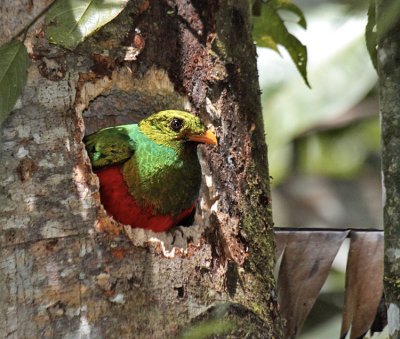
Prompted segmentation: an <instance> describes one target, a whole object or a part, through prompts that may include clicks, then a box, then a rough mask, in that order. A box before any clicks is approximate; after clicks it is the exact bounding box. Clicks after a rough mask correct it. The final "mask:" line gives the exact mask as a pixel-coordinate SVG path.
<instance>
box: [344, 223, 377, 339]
mask: <svg viewBox="0 0 400 339" xmlns="http://www.w3.org/2000/svg"><path fill="white" fill-rule="evenodd" d="M382 292H383V232H382V231H376V232H359V231H357V232H354V231H353V232H351V242H350V250H349V257H348V260H347V268H346V291H345V293H346V296H345V306H344V312H343V321H342V328H341V331H340V337H341V338H344V337H345V336H346V334H347V332H348V331H349V329H350V326H351V335H350V338H351V339H353V338H359V337H362V336H363V335H364V334H365V333H366V332H367V331H368V330H369V329H370V327H371V325H372V323H373V321H374V318H375V314H376V311H377V309H378V306H379V303H380V301H381V298H382Z"/></svg>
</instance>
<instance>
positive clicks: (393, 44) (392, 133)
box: [377, 0, 400, 338]
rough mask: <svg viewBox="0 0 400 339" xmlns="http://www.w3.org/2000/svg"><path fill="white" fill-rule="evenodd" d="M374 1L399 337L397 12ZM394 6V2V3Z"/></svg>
mask: <svg viewBox="0 0 400 339" xmlns="http://www.w3.org/2000/svg"><path fill="white" fill-rule="evenodd" d="M394 3H395V2H393V1H389V0H379V1H377V29H378V38H379V41H378V43H379V44H378V60H377V61H378V73H379V90H380V113H381V120H382V147H383V149H382V170H383V186H384V187H383V192H384V214H383V219H384V229H385V274H384V285H385V299H386V303H387V309H388V314H387V315H388V328H389V335H390V337H391V338H399V337H400V241H399V239H400V128H399V126H400V96H399V93H400V16H399V12H398V11H396V12H394V11H393V10H388V9H389V8H392V9H393V4H394ZM397 8H398V6H397Z"/></svg>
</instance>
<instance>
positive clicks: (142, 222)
mask: <svg viewBox="0 0 400 339" xmlns="http://www.w3.org/2000/svg"><path fill="white" fill-rule="evenodd" d="M83 142H84V143H85V146H86V150H87V153H88V156H89V158H90V161H91V164H92V168H93V171H94V173H95V174H97V176H98V178H99V187H100V188H99V191H100V201H101V203H102V205H103V206H104V208H105V210H106V211H107V213H108V214H109V215H111V216H112V217H113V218H114V219H115V220H116V221H118V222H120V223H122V224H126V225H130V226H132V227H134V228H143V229H147V230H152V231H155V232H165V231H167V230H169V229H170V228H171V227H173V226H175V225H178V224H179V223H180V222H182V220H184V219H185V218H187V217H189V216H190V215H191V214H192V212H193V211H194V209H195V205H196V202H197V200H198V195H199V190H200V185H201V167H200V163H199V160H198V157H197V145H198V144H199V143H203V144H210V145H217V143H218V142H217V138H216V136H215V134H214V133H213V132H212V131H211V130H209V129H207V128H206V127H205V125H204V124H203V123H202V122H201V120H200V118H199V117H197V116H195V115H193V114H191V113H189V112H185V111H179V110H165V111H161V112H158V113H155V114H153V115H150V116H149V117H148V118H146V119H143V120H141V121H140V122H139V123H138V124H128V125H120V126H114V127H108V128H104V129H101V130H99V131H97V132H95V133H93V134H90V135H87V136H85V137H84V139H83Z"/></svg>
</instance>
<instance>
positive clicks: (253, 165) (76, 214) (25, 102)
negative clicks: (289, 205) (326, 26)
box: [0, 0, 281, 338]
mask: <svg viewBox="0 0 400 339" xmlns="http://www.w3.org/2000/svg"><path fill="white" fill-rule="evenodd" d="M47 3H48V1H44V0H43V1H35V2H34V3H31V2H29V1H22V0H21V1H17V2H13V4H12V7H11V6H10V7H8V6H6V5H4V6H1V8H0V15H1V17H2V18H5V20H4V21H2V22H1V24H0V30H1V31H2V33H3V34H2V37H1V39H2V40H1V41H0V43H4V42H6V41H7V39H9V38H10V37H11V36H12V32H14V31H17V30H18V29H20V28H21V26H23V25H25V24H26V23H27V22H26V20H28V19H29V18H30V17H33V16H34V15H35V13H38V12H40V10H41V9H42V8H44V7H45V5H46V4H47ZM18 13H20V15H19V16H18V15H17V14H18ZM21 13H22V14H21ZM16 18H18V19H16ZM42 28H43V23H42V22H40V21H39V22H38V23H37V24H36V25H35V26H34V27H33V28H32V29H31V30H30V33H29V34H28V38H27V40H26V44H27V46H29V48H30V51H29V52H30V58H31V65H30V67H29V74H28V83H27V86H26V88H25V90H24V93H23V95H22V97H21V100H20V101H19V102H18V103H17V106H16V107H15V109H14V110H13V112H12V113H11V115H10V117H9V118H8V119H7V120H6V121H5V123H4V124H3V126H2V143H1V164H0V168H1V169H0V176H1V180H0V185H1V186H0V187H1V195H0V203H1V215H0V229H1V231H0V253H1V255H0V333H1V335H2V336H6V337H10V338H25V337H26V338H28V337H29V338H31V337H41V338H47V337H67V338H74V337H87V338H102V337H104V338H172V337H177V336H179V335H181V334H182V333H186V335H188V336H190V335H191V334H193V333H198V332H193V331H197V330H203V331H205V329H206V328H207V325H210V324H212V325H213V327H212V328H213V330H212V331H214V332H213V333H215V335H217V333H219V335H228V333H230V335H231V336H232V337H240V338H241V337H245V336H246V335H247V336H248V337H262V338H280V337H281V324H280V319H279V315H278V312H277V301H276V293H275V285H274V279H273V274H272V272H273V267H274V240H273V231H272V219H271V202H270V191H269V176H268V169H267V150H266V145H265V141H264V131H263V123H262V117H261V106H260V91H259V87H258V79H257V69H256V50H255V46H254V44H253V41H252V38H251V23H250V8H249V3H247V2H246V1H227V0H221V1H197V0H192V1H183V0H182V1H181V0H176V1H155V0H154V1H150V2H147V1H143V0H138V1H130V2H129V4H128V7H127V8H126V9H125V10H124V11H123V12H122V13H121V14H120V15H119V16H118V17H117V18H116V19H115V20H114V21H113V22H111V23H110V24H108V25H106V26H105V27H104V28H102V29H101V30H100V31H99V32H98V33H96V34H95V35H93V36H92V37H90V38H88V39H87V40H86V41H85V42H84V43H83V44H81V45H80V46H79V47H78V48H77V49H76V50H75V51H73V52H71V51H66V50H63V49H61V48H60V47H57V46H52V45H49V43H48V41H47V40H46V38H45V34H43V31H42ZM171 108H173V109H189V110H191V111H192V112H194V113H196V114H198V115H200V116H201V118H202V119H203V121H205V122H208V123H210V124H212V125H213V126H214V127H215V130H216V133H217V135H218V137H219V147H218V148H207V147H202V148H201V149H200V150H199V156H200V158H201V163H202V170H203V185H202V192H201V198H200V200H199V203H198V208H197V215H196V218H195V225H192V226H190V227H177V228H176V229H175V230H173V231H171V232H166V233H153V232H149V231H144V230H142V229H131V228H130V227H126V226H123V225H120V224H118V223H116V222H115V221H113V220H112V219H111V218H109V217H108V216H107V215H106V213H105V211H104V209H103V208H102V206H101V204H100V201H99V193H98V181H97V177H96V175H95V174H93V172H92V170H91V167H90V163H89V161H88V157H87V154H86V152H85V148H84V145H83V143H82V138H83V136H84V134H85V133H91V132H93V131H95V130H97V129H99V128H102V127H106V126H111V125H116V124H121V123H133V122H136V121H138V120H139V119H141V118H143V117H145V116H147V115H149V114H152V113H155V112H157V111H159V110H162V109H171ZM199 324H200V325H199ZM202 325H204V326H202ZM191 331H192V332H191Z"/></svg>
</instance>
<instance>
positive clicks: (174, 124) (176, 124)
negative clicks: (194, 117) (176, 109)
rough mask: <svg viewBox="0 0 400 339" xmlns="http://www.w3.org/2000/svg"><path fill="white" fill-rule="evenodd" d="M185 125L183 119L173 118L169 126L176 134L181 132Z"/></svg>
mask: <svg viewBox="0 0 400 339" xmlns="http://www.w3.org/2000/svg"><path fill="white" fill-rule="evenodd" d="M182 125H183V121H182V120H181V119H178V118H173V119H172V120H171V123H170V125H169V127H170V128H171V129H172V130H173V131H174V132H179V131H180V129H181V128H182Z"/></svg>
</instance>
